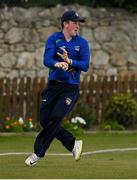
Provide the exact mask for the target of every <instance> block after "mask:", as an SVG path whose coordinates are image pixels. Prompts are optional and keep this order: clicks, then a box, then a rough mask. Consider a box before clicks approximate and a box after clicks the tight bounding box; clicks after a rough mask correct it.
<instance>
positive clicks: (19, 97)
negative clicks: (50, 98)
mask: <svg viewBox="0 0 137 180" xmlns="http://www.w3.org/2000/svg"><path fill="white" fill-rule="evenodd" d="M46 83H47V82H46V79H45V78H38V77H36V78H34V79H31V78H29V77H24V78H14V79H12V80H11V79H9V78H2V79H0V118H4V117H6V116H10V117H14V118H17V119H18V118H19V117H23V118H24V119H25V118H30V117H31V118H32V119H33V121H34V122H36V121H37V120H38V118H39V105H40V94H41V90H42V89H43V88H44V86H45V85H46ZM129 92H130V93H132V94H133V95H134V96H135V98H136V95H137V78H136V77H135V76H130V77H129V76H125V77H104V76H103V77H97V78H95V77H94V76H88V75H87V76H84V78H83V79H82V81H81V86H80V98H81V99H82V100H83V101H85V102H87V103H88V104H89V106H90V108H91V113H92V114H93V115H94V117H95V118H96V120H97V121H98V123H99V122H100V121H101V120H102V117H103V115H104V107H105V106H106V105H107V103H108V102H109V100H110V98H111V97H112V95H113V94H115V93H129Z"/></svg>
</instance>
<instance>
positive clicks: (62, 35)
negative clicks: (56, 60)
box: [60, 31, 78, 40]
mask: <svg viewBox="0 0 137 180" xmlns="http://www.w3.org/2000/svg"><path fill="white" fill-rule="evenodd" d="M77 36H78V35H76V36H73V37H72V39H74V40H75V39H76V38H77ZM60 38H61V39H65V36H64V33H63V32H62V31H61V32H60Z"/></svg>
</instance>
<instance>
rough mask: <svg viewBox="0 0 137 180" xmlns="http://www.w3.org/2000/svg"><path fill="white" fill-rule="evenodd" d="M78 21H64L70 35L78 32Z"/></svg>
mask: <svg viewBox="0 0 137 180" xmlns="http://www.w3.org/2000/svg"><path fill="white" fill-rule="evenodd" d="M79 28H80V22H74V21H68V22H66V23H65V29H66V30H67V32H68V34H69V35H70V36H75V35H76V34H77V33H78V32H79Z"/></svg>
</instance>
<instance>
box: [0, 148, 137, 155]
mask: <svg viewBox="0 0 137 180" xmlns="http://www.w3.org/2000/svg"><path fill="white" fill-rule="evenodd" d="M125 151H137V148H136V147H134V148H116V149H102V150H96V151H89V152H83V153H82V155H92V154H102V153H110V152H125ZM29 154H31V153H30V152H7V153H0V156H10V155H29ZM46 156H71V153H46Z"/></svg>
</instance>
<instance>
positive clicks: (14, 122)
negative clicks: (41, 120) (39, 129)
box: [0, 116, 34, 132]
mask: <svg viewBox="0 0 137 180" xmlns="http://www.w3.org/2000/svg"><path fill="white" fill-rule="evenodd" d="M31 130H34V125H33V121H32V118H28V119H26V120H24V119H23V118H22V117H20V118H19V119H14V118H10V117H9V116H7V117H6V118H4V119H0V132H23V131H31Z"/></svg>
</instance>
